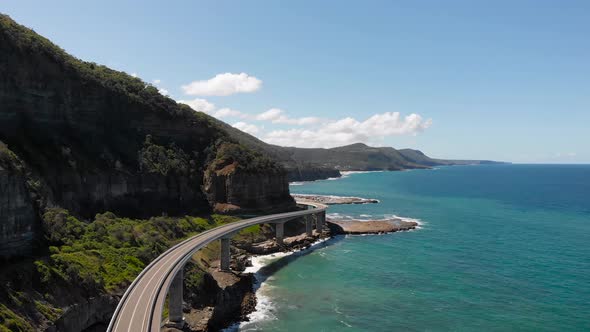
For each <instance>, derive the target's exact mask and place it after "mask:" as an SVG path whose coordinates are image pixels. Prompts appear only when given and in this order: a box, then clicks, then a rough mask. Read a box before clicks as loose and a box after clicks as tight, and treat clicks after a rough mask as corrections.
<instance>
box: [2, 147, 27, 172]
mask: <svg viewBox="0 0 590 332" xmlns="http://www.w3.org/2000/svg"><path fill="white" fill-rule="evenodd" d="M2 168H4V169H8V170H12V171H18V172H22V170H23V165H22V162H21V161H20V160H19V159H18V157H17V156H16V155H15V154H14V152H12V151H10V149H9V148H8V146H7V145H6V144H4V143H3V142H2V141H0V169H2Z"/></svg>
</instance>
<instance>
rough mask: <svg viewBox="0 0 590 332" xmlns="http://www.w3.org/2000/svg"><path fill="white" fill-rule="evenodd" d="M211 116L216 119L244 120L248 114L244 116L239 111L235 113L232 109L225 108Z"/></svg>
mask: <svg viewBox="0 0 590 332" xmlns="http://www.w3.org/2000/svg"><path fill="white" fill-rule="evenodd" d="M213 115H214V116H215V117H216V118H227V117H234V118H240V119H245V118H247V117H248V114H245V113H242V112H240V111H236V110H233V109H231V108H227V107H224V108H221V109H219V110H217V111H216V112H215V113H214V114H213Z"/></svg>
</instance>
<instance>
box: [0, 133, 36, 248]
mask: <svg viewBox="0 0 590 332" xmlns="http://www.w3.org/2000/svg"><path fill="white" fill-rule="evenodd" d="M0 193H2V194H1V195H0V257H9V256H15V255H30V254H31V253H32V247H33V238H34V237H33V235H34V231H35V227H36V223H35V220H36V212H35V208H34V205H33V201H32V199H31V195H30V193H29V190H28V188H27V179H26V177H25V174H24V170H23V169H22V165H20V162H19V160H18V159H17V158H16V156H15V155H14V154H13V153H12V151H10V150H8V147H6V145H4V143H2V142H0Z"/></svg>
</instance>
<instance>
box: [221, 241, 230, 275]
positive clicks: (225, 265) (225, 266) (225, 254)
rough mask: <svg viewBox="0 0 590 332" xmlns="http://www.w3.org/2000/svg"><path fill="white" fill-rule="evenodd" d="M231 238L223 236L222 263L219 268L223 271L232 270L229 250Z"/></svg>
mask: <svg viewBox="0 0 590 332" xmlns="http://www.w3.org/2000/svg"><path fill="white" fill-rule="evenodd" d="M229 240H230V238H229V237H227V238H222V239H221V257H220V265H219V269H220V270H221V271H227V272H229V271H230V268H229V261H230V258H231V253H230V250H229Z"/></svg>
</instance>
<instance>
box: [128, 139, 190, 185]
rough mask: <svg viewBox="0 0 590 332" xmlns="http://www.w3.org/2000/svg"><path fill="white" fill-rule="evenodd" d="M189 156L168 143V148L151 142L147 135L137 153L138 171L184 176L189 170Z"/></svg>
mask: <svg viewBox="0 0 590 332" xmlns="http://www.w3.org/2000/svg"><path fill="white" fill-rule="evenodd" d="M190 163H191V161H190V158H189V156H188V155H187V154H186V153H185V152H184V151H182V149H180V148H178V147H177V146H176V145H175V144H174V143H170V145H169V146H168V148H166V147H164V146H161V145H157V144H155V143H154V142H153V140H152V136H151V135H147V136H146V138H145V142H144V143H143V148H142V149H141V150H140V151H139V169H140V170H141V171H143V172H148V173H157V174H161V175H164V176H166V175H168V173H176V174H186V173H188V172H189V170H190V169H191V167H190Z"/></svg>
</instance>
